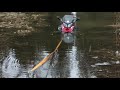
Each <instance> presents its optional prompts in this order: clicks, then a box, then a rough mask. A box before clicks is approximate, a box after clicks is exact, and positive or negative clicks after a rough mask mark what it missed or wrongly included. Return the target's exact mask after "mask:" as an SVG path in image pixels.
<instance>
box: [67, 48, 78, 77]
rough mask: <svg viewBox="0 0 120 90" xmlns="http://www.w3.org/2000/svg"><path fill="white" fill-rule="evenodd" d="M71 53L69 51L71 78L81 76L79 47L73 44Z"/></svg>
mask: <svg viewBox="0 0 120 90" xmlns="http://www.w3.org/2000/svg"><path fill="white" fill-rule="evenodd" d="M70 52H71V53H67V57H68V60H69V71H70V76H69V77H70V78H79V76H80V70H79V61H78V59H77V47H75V46H72V49H71V51H70Z"/></svg>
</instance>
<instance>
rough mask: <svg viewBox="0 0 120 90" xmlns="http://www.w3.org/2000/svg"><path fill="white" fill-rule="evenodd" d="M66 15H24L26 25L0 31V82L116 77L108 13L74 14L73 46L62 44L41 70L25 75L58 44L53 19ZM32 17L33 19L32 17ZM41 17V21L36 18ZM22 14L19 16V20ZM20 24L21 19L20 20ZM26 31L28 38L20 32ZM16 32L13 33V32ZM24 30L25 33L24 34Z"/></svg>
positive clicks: (118, 71) (118, 72)
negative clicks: (76, 28) (20, 79)
mask: <svg viewBox="0 0 120 90" xmlns="http://www.w3.org/2000/svg"><path fill="white" fill-rule="evenodd" d="M68 13H69V12H66V13H65V12H49V13H47V12H46V13H42V12H41V13H36V14H34V13H27V16H28V18H27V19H26V20H27V21H28V22H27V25H28V26H25V27H24V23H20V24H21V25H23V27H22V26H21V27H20V28H21V29H20V28H18V27H17V26H16V28H14V27H12V26H13V24H10V25H11V27H9V28H6V27H7V26H5V27H1V28H0V40H1V43H0V77H1V78H101V77H102V78H109V77H110V78H115V77H120V69H119V67H120V61H119V57H116V56H115V51H116V50H118V49H119V46H117V47H116V43H115V41H116V40H115V33H114V31H115V29H113V28H111V27H107V25H112V24H113V21H114V18H113V17H114V14H113V13H112V12H78V16H79V17H80V21H79V22H77V26H78V30H77V31H76V33H75V35H73V39H74V40H73V43H71V44H67V43H65V42H64V41H63V42H62V44H61V46H60V48H59V50H58V52H56V53H55V54H54V56H53V58H52V59H51V60H49V61H48V62H46V63H45V64H44V65H43V66H41V67H40V68H38V69H37V70H35V71H34V72H30V73H28V71H29V70H31V69H32V68H33V67H34V66H35V65H36V64H37V63H39V62H40V61H41V60H42V59H43V58H44V57H46V56H47V55H48V54H49V53H51V52H52V51H53V50H54V49H55V47H56V46H57V44H58V43H59V41H60V40H61V35H60V33H57V32H56V31H57V26H58V25H59V21H58V19H56V16H63V15H64V14H68ZM32 14H34V15H32ZM37 14H38V16H39V15H41V17H38V16H37ZM22 15H23V14H21V17H23V16H22ZM22 21H23V22H24V19H22ZM22 29H23V31H24V30H26V32H29V31H30V33H29V34H26V33H24V32H22ZM16 30H17V31H16ZM27 30H28V31H27Z"/></svg>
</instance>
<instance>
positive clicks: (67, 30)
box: [62, 25, 75, 33]
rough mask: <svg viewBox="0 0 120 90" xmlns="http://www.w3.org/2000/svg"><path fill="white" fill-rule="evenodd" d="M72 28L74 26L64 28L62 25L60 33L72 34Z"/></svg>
mask: <svg viewBox="0 0 120 90" xmlns="http://www.w3.org/2000/svg"><path fill="white" fill-rule="evenodd" d="M74 27H75V26H71V27H69V28H68V27H65V26H64V25H62V32H64V33H72V32H73V30H74Z"/></svg>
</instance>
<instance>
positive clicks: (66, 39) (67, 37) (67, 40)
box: [62, 33, 75, 44]
mask: <svg viewBox="0 0 120 90" xmlns="http://www.w3.org/2000/svg"><path fill="white" fill-rule="evenodd" d="M62 39H63V41H64V42H65V43H68V44H70V43H73V42H74V39H75V36H74V34H72V33H65V34H63V35H62Z"/></svg>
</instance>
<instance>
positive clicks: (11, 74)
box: [2, 49, 20, 78]
mask: <svg viewBox="0 0 120 90" xmlns="http://www.w3.org/2000/svg"><path fill="white" fill-rule="evenodd" d="M19 73H20V64H19V61H18V59H16V57H15V52H14V50H12V49H10V51H9V53H8V56H7V57H6V58H5V59H4V61H3V64H2V77H3V78H15V77H17V76H18V75H19Z"/></svg>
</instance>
